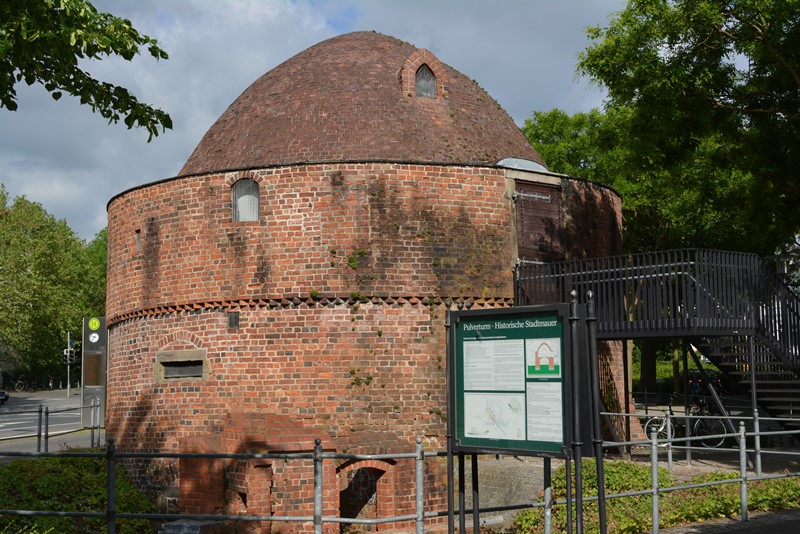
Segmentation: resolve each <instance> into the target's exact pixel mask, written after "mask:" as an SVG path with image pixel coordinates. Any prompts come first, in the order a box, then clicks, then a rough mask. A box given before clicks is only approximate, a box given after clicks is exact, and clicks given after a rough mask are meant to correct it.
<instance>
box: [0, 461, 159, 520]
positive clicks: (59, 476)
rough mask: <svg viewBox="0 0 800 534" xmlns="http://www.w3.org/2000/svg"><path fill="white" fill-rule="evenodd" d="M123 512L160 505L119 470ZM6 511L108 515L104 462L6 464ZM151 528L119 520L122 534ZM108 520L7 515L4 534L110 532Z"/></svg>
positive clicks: (0, 496) (0, 475) (0, 505)
mask: <svg viewBox="0 0 800 534" xmlns="http://www.w3.org/2000/svg"><path fill="white" fill-rule="evenodd" d="M116 473H117V476H116V490H117V511H118V512H129V513H155V511H156V506H155V505H154V504H153V503H151V502H150V501H149V500H148V499H147V498H145V496H144V495H143V494H142V493H141V492H140V491H139V490H138V489H136V488H135V487H134V486H133V484H132V483H131V482H130V480H129V479H128V477H127V476H126V475H125V472H124V470H123V469H122V466H119V465H118V467H117V471H116ZM0 487H3V488H13V491H6V492H2V493H0V509H4V510H37V511H68V512H105V507H106V502H107V500H106V462H105V459H104V458H94V457H92V458H86V457H75V456H58V457H46V458H37V459H32V460H17V461H14V462H11V463H9V464H4V465H2V466H0ZM149 530H150V522H149V521H147V520H133V519H118V520H117V532H119V533H121V534H122V533H130V534H134V533H140V532H147V531H149ZM104 531H105V520H104V519H94V518H83V517H45V516H30V517H29V516H2V517H0V533H9V534H11V533H12V532H13V533H17V532H30V533H32V534H34V533H44V532H104Z"/></svg>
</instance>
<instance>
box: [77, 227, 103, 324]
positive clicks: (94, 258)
mask: <svg viewBox="0 0 800 534" xmlns="http://www.w3.org/2000/svg"><path fill="white" fill-rule="evenodd" d="M81 263H82V267H83V279H82V282H83V291H82V298H83V313H84V315H85V316H87V317H101V316H104V315H105V314H106V267H107V265H108V230H107V229H106V228H103V229H102V230H100V232H98V234H97V235H96V236H95V237H94V239H93V240H91V241H90V242H89V243H88V244H87V245H86V246H85V247H83V250H82V262H81Z"/></svg>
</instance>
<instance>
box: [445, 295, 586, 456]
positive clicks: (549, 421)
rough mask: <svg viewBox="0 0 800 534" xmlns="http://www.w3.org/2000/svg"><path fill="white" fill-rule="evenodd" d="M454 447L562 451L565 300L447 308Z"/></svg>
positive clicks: (566, 414) (566, 395) (565, 436)
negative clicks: (503, 306)
mask: <svg viewBox="0 0 800 534" xmlns="http://www.w3.org/2000/svg"><path fill="white" fill-rule="evenodd" d="M449 324H450V339H449V340H448V355H449V361H448V365H449V366H450V370H451V371H450V377H451V378H450V381H451V384H450V402H449V405H448V413H449V414H453V415H454V418H455V422H454V428H453V432H452V433H453V434H454V438H455V442H454V448H455V449H458V450H462V451H468V450H475V451H487V450H496V451H498V452H505V451H524V452H527V453H534V454H535V453H542V454H543V455H547V456H562V455H565V454H566V450H567V447H568V444H569V443H570V441H569V438H570V435H569V434H570V433H571V428H572V426H571V418H570V410H569V409H568V408H569V406H570V391H571V390H572V388H571V373H570V366H569V362H570V350H571V339H570V336H569V335H568V334H569V328H568V327H569V319H568V305H552V306H526V307H519V308H512V309H500V310H471V311H454V312H450V321H449Z"/></svg>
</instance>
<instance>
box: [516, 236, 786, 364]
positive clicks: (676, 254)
mask: <svg viewBox="0 0 800 534" xmlns="http://www.w3.org/2000/svg"><path fill="white" fill-rule="evenodd" d="M573 289H575V290H577V291H578V294H579V295H581V297H580V298H583V296H584V295H586V292H587V291H589V290H591V291H592V292H593V293H594V295H595V299H596V303H597V304H596V309H597V318H598V323H597V327H598V337H599V338H602V339H634V338H641V337H671V336H676V337H677V336H724V335H757V336H758V337H759V338H762V339H763V340H764V342H765V343H767V344H768V345H769V346H770V347H771V348H772V350H773V351H774V352H775V353H776V354H777V355H778V356H779V357H780V358H781V359H783V360H784V361H785V363H786V364H787V365H788V366H789V367H790V368H792V369H798V368H800V300H798V298H797V296H796V295H795V294H794V293H793V292H792V291H791V290H790V289H788V287H786V286H785V285H784V284H783V283H782V282H781V280H780V279H779V278H778V277H777V276H776V275H775V274H774V273H773V272H772V271H771V270H770V268H769V266H768V265H766V264H765V263H764V262H763V261H762V260H761V259H760V258H759V257H758V256H756V255H754V254H745V253H739V252H725V251H719V250H706V249H681V250H667V251H659V252H649V253H642V254H632V255H625V256H610V257H604V258H592V259H586V260H573V261H564V262H556V263H525V264H521V265H519V266H517V269H516V273H515V298H516V302H517V304H518V305H526V304H552V303H557V302H568V301H569V293H570V291H572V290H573Z"/></svg>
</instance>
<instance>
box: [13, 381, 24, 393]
mask: <svg viewBox="0 0 800 534" xmlns="http://www.w3.org/2000/svg"><path fill="white" fill-rule="evenodd" d="M24 389H25V382H23V381H22V380H17V383H16V384H14V390H15V391H22V390H24Z"/></svg>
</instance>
